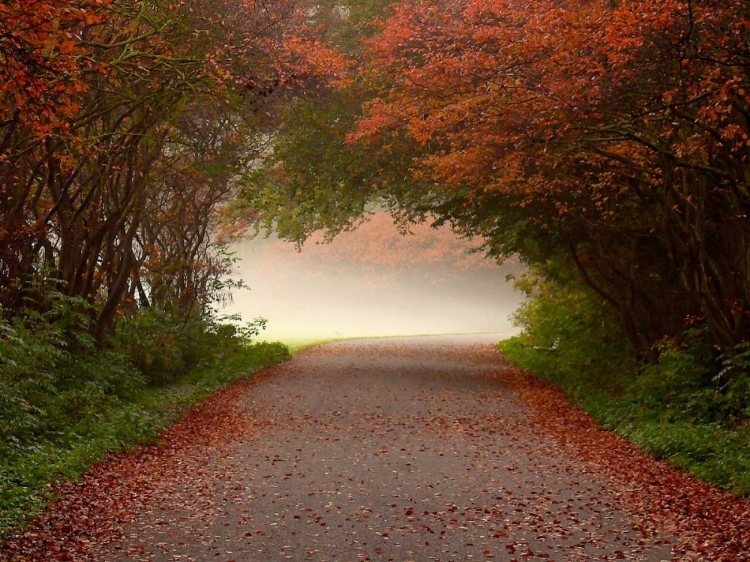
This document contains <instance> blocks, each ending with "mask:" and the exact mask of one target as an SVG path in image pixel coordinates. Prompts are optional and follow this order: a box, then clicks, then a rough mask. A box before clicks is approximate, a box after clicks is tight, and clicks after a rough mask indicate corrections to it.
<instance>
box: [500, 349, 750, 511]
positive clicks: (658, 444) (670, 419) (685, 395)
mask: <svg viewBox="0 0 750 562" xmlns="http://www.w3.org/2000/svg"><path fill="white" fill-rule="evenodd" d="M532 344H533V338H531V337H529V336H524V335H521V336H516V337H514V338H511V339H509V340H505V341H503V342H500V344H499V345H498V347H499V349H500V350H501V351H502V352H503V353H504V354H505V355H506V356H507V357H508V358H509V359H510V360H511V362H513V363H514V364H516V365H518V366H520V367H523V368H524V369H526V370H528V371H530V372H532V373H534V374H535V375H536V376H538V377H540V378H542V379H544V380H547V381H549V382H552V383H554V384H556V385H557V386H559V387H560V388H561V389H562V390H563V391H564V392H565V394H566V395H567V396H568V399H569V401H570V402H572V403H574V404H576V405H579V406H581V407H582V408H583V409H584V410H586V411H587V412H588V413H589V414H590V415H591V416H593V417H594V418H595V419H596V420H597V421H598V422H599V423H600V424H601V425H602V427H604V428H605V429H607V430H610V431H614V432H616V433H618V434H620V435H623V436H624V437H626V438H627V439H629V440H630V441H632V442H633V443H635V444H636V445H638V446H639V447H641V448H642V449H643V450H645V451H646V452H648V453H649V454H651V455H652V456H654V457H656V458H660V459H665V460H667V461H668V462H670V463H671V464H672V465H674V466H676V467H678V468H680V469H682V470H685V471H688V472H690V473H692V474H694V475H695V476H697V477H698V478H700V479H702V480H704V481H707V482H710V483H712V484H714V485H715V486H717V487H719V488H722V489H725V490H727V491H729V492H730V493H732V494H734V495H737V496H744V497H750V421H749V420H748V416H747V414H748V412H747V410H745V411H743V405H744V407H745V408H747V399H746V397H745V398H742V397H740V398H738V399H737V400H735V401H729V399H728V398H727V395H728V394H731V392H726V391H724V392H718V391H717V390H715V388H714V386H715V385H712V381H711V373H710V371H709V370H707V369H706V368H705V366H704V365H703V364H702V363H701V362H700V361H699V360H697V359H696V358H695V357H694V356H692V355H691V354H690V353H688V352H686V351H679V352H677V351H672V352H667V353H665V354H664V355H663V356H662V359H661V361H660V362H659V363H657V364H654V365H650V366H648V367H646V369H645V370H643V371H642V372H638V371H637V368H636V365H635V362H634V361H633V360H632V359H630V358H628V357H627V356H620V355H619V353H618V352H617V351H616V348H612V347H610V348H609V349H608V350H605V348H604V347H603V346H598V349H597V346H595V345H594V344H592V341H591V340H589V341H588V342H585V343H582V342H581V341H580V340H575V339H573V340H568V341H563V342H562V343H561V344H560V346H559V349H558V350H557V351H555V352H550V351H546V350H540V349H535V347H534V345H532ZM592 345H594V348H592ZM735 402H736V403H735Z"/></svg>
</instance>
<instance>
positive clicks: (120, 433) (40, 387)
mask: <svg viewBox="0 0 750 562" xmlns="http://www.w3.org/2000/svg"><path fill="white" fill-rule="evenodd" d="M48 302H49V305H48V306H44V307H39V306H37V307H36V309H31V310H29V311H27V313H26V314H25V315H23V316H19V315H16V316H14V318H13V319H12V320H11V321H8V320H3V319H0V537H1V536H2V535H4V534H6V533H7V532H9V531H10V529H11V528H13V527H16V526H18V525H20V524H22V523H23V522H24V521H25V520H27V519H28V518H29V517H30V516H31V515H33V514H34V513H35V512H36V511H37V510H38V509H39V508H41V507H42V506H43V505H44V504H45V503H46V502H47V501H48V500H49V499H50V494H51V488H50V486H49V485H50V483H52V482H56V481H60V480H66V479H75V478H78V477H80V476H81V475H82V474H83V473H84V472H85V471H86V469H87V467H88V466H89V465H90V464H91V463H92V462H96V461H98V460H101V459H102V458H103V457H104V456H105V455H106V454H107V453H109V452H112V451H118V450H122V449H123V448H127V447H129V446H132V445H134V444H138V443H148V442H152V441H153V440H154V439H155V438H156V436H157V435H158V433H159V431H161V430H162V429H163V428H164V427H166V426H167V425H168V424H170V423H173V422H174V421H175V420H176V419H177V418H178V417H179V416H180V415H181V413H182V412H184V411H185V410H186V409H187V408H189V407H191V406H193V405H195V404H196V403H197V402H199V401H200V400H202V399H204V398H205V397H207V396H209V395H210V394H211V393H212V392H214V391H215V390H216V389H218V388H220V387H222V386H224V385H226V384H229V383H231V382H232V381H234V380H237V379H239V378H241V377H244V376H246V375H247V373H248V372H251V371H254V370H257V369H259V368H262V367H264V366H267V365H270V364H273V363H277V362H280V361H283V360H285V359H287V358H288V357H289V351H288V349H287V348H286V346H284V345H283V344H279V343H253V342H252V341H251V338H252V337H255V336H257V335H258V334H259V332H260V330H261V329H262V328H263V327H264V325H265V320H263V319H258V320H256V321H254V322H251V323H248V324H247V325H245V326H243V327H237V326H235V325H231V324H222V323H220V322H218V321H217V320H215V318H214V317H213V316H210V315H206V316H201V317H198V316H196V317H195V318H190V320H189V321H187V322H186V321H185V320H184V319H179V320H177V319H175V318H173V317H170V316H169V315H167V314H159V313H156V312H155V311H153V310H149V309H146V310H144V311H143V312H142V313H141V314H139V315H137V316H135V317H133V318H131V319H128V320H126V321H124V322H122V325H121V327H120V331H119V332H118V334H117V335H116V338H115V343H116V344H117V345H114V346H113V347H111V348H108V349H96V347H95V346H94V345H93V341H92V340H91V337H90V335H89V332H88V331H87V321H88V319H90V318H91V316H89V315H87V307H88V306H89V305H85V306H83V307H81V302H80V300H79V299H77V298H68V297H64V296H63V295H61V294H60V293H54V292H51V293H48ZM40 310H41V311H40ZM89 343H91V345H89Z"/></svg>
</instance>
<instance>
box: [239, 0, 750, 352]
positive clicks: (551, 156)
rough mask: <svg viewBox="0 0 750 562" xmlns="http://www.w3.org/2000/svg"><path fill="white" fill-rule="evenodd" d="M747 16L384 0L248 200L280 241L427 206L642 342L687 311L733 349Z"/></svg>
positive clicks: (683, 319) (647, 6)
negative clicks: (608, 311) (375, 214)
mask: <svg viewBox="0 0 750 562" xmlns="http://www.w3.org/2000/svg"><path fill="white" fill-rule="evenodd" d="M749 14H750V12H749V11H748V6H747V4H746V3H745V2H741V1H734V0H732V1H729V2H713V1H705V2H692V1H688V2H684V1H673V0H636V1H632V2H614V3H613V2H609V1H596V0H595V1H586V2H582V3H560V2H556V1H554V0H549V1H542V2H535V3H533V4H529V3H523V2H517V1H515V0H490V1H481V2H480V1H476V0H461V1H458V2H454V1H451V2H447V1H445V0H405V1H402V2H397V3H395V4H393V5H392V6H391V7H390V8H384V9H383V12H382V15H381V17H380V18H379V19H377V20H376V21H375V23H374V24H373V25H374V26H375V32H374V33H373V34H371V35H370V36H369V37H368V38H367V39H365V43H364V47H361V51H360V52H361V53H362V56H360V57H358V60H359V61H360V65H359V66H358V67H357V69H356V75H355V76H356V80H353V81H352V82H351V83H348V84H347V85H346V87H345V88H344V89H339V90H337V91H335V92H334V93H333V94H331V95H330V96H329V97H327V98H321V99H318V100H314V101H312V102H309V103H310V106H305V109H304V111H303V112H302V113H301V114H298V115H300V117H299V118H298V121H294V126H295V127H298V129H297V130H296V131H294V130H291V127H286V128H285V129H282V133H284V134H286V136H280V140H279V144H278V147H279V151H278V152H276V153H275V154H274V156H273V157H272V158H271V161H272V162H273V164H272V166H270V167H269V168H268V169H267V171H268V172H269V174H270V177H271V178H272V182H266V183H264V184H263V185H265V186H269V185H274V187H273V194H274V195H273V197H272V199H273V200H274V207H273V208H270V207H265V208H264V207H263V203H264V201H263V200H262V198H261V200H260V204H259V205H256V208H259V209H261V212H262V213H263V214H264V215H265V216H266V218H267V219H270V220H278V221H279V223H280V224H285V221H286V220H291V222H293V223H294V224H295V225H297V230H296V231H290V234H291V235H292V236H293V237H294V236H297V237H304V236H305V235H306V234H308V233H309V231H310V230H314V229H315V228H320V227H330V228H332V229H333V231H334V232H335V231H336V230H337V229H340V228H342V225H343V227H346V225H347V224H350V223H347V221H346V220H342V218H341V215H342V214H343V215H345V216H346V217H348V220H349V221H351V217H352V216H355V215H356V214H357V213H358V212H360V213H361V212H362V211H363V210H364V209H366V208H367V203H368V202H372V201H378V202H379V204H380V205H385V206H389V207H390V208H391V209H392V210H393V211H394V212H395V213H397V214H400V215H401V216H404V217H410V218H418V217H424V216H428V215H432V216H434V217H437V219H438V222H450V223H452V224H453V225H454V226H455V227H456V228H457V229H458V230H459V231H461V232H463V233H465V234H470V235H478V236H481V237H483V239H484V240H485V242H486V247H487V248H488V250H489V251H490V252H491V253H493V254H494V255H496V256H497V257H499V258H503V257H506V256H509V255H512V254H516V253H517V254H519V255H520V256H521V258H522V259H523V260H524V261H525V262H526V263H528V264H531V265H533V266H535V267H536V268H539V269H540V270H541V271H543V273H544V275H547V276H552V277H554V276H555V275H556V272H560V271H563V270H566V269H571V268H574V269H576V270H577V271H578V280H579V282H582V283H585V284H586V285H588V286H589V287H591V288H592V289H593V290H594V291H595V292H596V293H597V294H598V295H599V297H600V298H601V299H602V300H603V301H605V302H606V303H607V304H608V305H609V306H610V307H611V308H612V310H613V311H614V313H615V314H616V315H617V316H618V317H619V318H620V320H621V323H622V325H623V327H624V330H625V333H626V334H627V337H628V339H629V341H630V342H631V344H632V346H633V348H634V349H635V350H636V351H637V352H638V353H639V354H640V355H641V356H643V357H647V356H649V355H651V354H653V353H655V344H656V343H657V342H659V341H661V340H662V339H663V338H672V337H679V335H680V334H682V333H683V332H684V331H685V330H686V329H688V328H690V327H691V326H700V327H702V329H703V328H704V329H705V330H707V331H708V333H709V334H710V337H711V340H712V342H713V345H715V346H717V349H718V350H720V352H721V353H724V354H727V355H730V356H731V355H734V354H736V353H738V352H739V351H738V350H739V349H741V346H742V345H743V342H746V341H748V340H750V324H749V323H748V322H749V320H750V286H748V283H749V282H750V269H749V267H750V263H749V261H748V260H749V258H750V254H749V253H748V252H749V251H750V247H749V246H748V244H749V243H750V228H749V226H750V225H749V224H748V205H749V204H750V199H749V198H748V197H749V195H750V192H749V191H748V178H750V169H749V168H748V152H749V151H750V141H749V140H748V133H750V131H749V127H750V123H749V118H750V113H749V111H750V84H749V83H748V82H749V81H750V79H749V78H748V65H749V64H750V50H748V45H749V44H750V41H749V39H750V23H749V19H748V17H749ZM351 123H353V126H350V124H351ZM298 131H303V132H302V133H301V134H297V133H298ZM324 133H327V134H329V135H330V136H329V141H328V142H325V141H324V140H322V135H323V134H324ZM315 135H318V136H317V137H315ZM311 136H312V137H314V138H316V139H317V141H316V142H315V143H309V144H307V143H306V141H305V139H307V138H311ZM300 147H302V148H301V150H300ZM304 150H307V151H308V153H307V157H309V158H306V159H307V161H308V162H309V165H307V166H306V165H303V164H302V162H300V161H299V160H297V156H298V155H299V154H301V153H302V152H303V151H304ZM347 171H350V172H351V173H349V174H347V173H346V172H347ZM326 174H328V175H326ZM266 177H268V176H266ZM274 182H275V184H274ZM305 186H307V187H309V189H304V187H305ZM255 193H258V192H257V191H256V192H255ZM250 200H252V196H251V197H250ZM308 209H310V210H314V211H315V219H314V220H312V216H313V213H311V212H308ZM299 225H306V226H304V227H300V226H299ZM738 346H740V347H739V348H738Z"/></svg>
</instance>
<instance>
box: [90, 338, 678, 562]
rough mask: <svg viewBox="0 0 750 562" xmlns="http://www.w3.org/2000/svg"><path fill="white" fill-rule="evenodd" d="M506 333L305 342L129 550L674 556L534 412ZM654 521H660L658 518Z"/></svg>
mask: <svg viewBox="0 0 750 562" xmlns="http://www.w3.org/2000/svg"><path fill="white" fill-rule="evenodd" d="M495 339H496V338H493V337H492V336H471V337H469V336H461V337H458V336H453V337H430V338H408V339H377V340H359V341H352V342H343V343H335V344H330V345H326V346H322V347H317V348H313V349H310V350H307V351H306V352H304V353H302V354H300V355H298V356H297V357H295V359H294V360H293V361H291V362H289V363H287V364H285V365H283V366H281V367H280V368H277V370H276V373H275V374H274V375H273V376H269V377H266V378H264V379H262V380H260V381H259V382H258V383H257V384H255V385H253V386H251V387H250V392H249V393H248V394H247V395H246V397H245V398H244V399H243V400H242V401H241V402H240V403H239V404H238V406H237V407H236V408H235V413H234V414H233V415H235V416H237V418H238V419H243V420H245V421H246V423H236V424H230V425H229V427H233V428H235V429H234V431H233V433H232V434H231V435H229V436H225V438H224V439H220V440H218V441H216V442H214V443H212V444H209V445H205V444H204V445H201V446H196V448H195V450H194V451H193V452H192V453H191V454H190V455H188V458H186V459H185V460H183V461H181V464H180V465H179V466H178V467H176V468H177V470H178V471H179V472H180V473H181V475H182V477H181V478H179V479H175V480H174V481H173V483H172V484H169V485H168V486H167V487H166V488H165V489H163V490H162V491H161V492H160V494H159V496H160V497H161V498H162V499H161V500H160V501H159V502H156V503H155V504H152V505H151V506H150V508H148V509H143V510H142V512H141V513H140V514H139V515H138V517H137V518H136V519H135V520H134V521H133V522H132V523H130V524H128V526H127V527H126V528H125V529H124V531H125V536H126V540H125V541H124V542H123V543H122V544H119V545H116V546H115V547H112V548H110V550H109V552H107V553H102V554H101V556H102V557H103V558H107V559H111V560H118V561H119V560H156V561H170V562H172V561H175V560H194V561H199V562H203V561H210V560H217V561H222V562H228V561H232V560H234V561H235V562H240V561H247V562H250V561H258V562H261V561H277V560H278V561H283V560H298V561H316V562H328V561H334V560H341V561H350V562H356V561H363V560H372V561H381V560H382V561H394V562H407V561H418V562H421V561H433V560H434V561H445V562H447V561H467V560H503V561H513V560H515V561H519V562H520V561H525V560H555V561H563V562H567V561H576V560H621V559H626V560H639V561H661V560H671V558H672V557H671V548H670V546H669V543H670V542H671V541H670V537H667V536H663V535H660V534H658V533H655V532H654V531H653V529H652V528H651V527H649V526H648V525H645V526H644V525H643V524H642V522H640V521H637V520H634V519H632V518H631V517H630V516H628V515H627V514H626V512H625V511H623V508H622V506H621V505H620V504H619V502H618V497H617V496H616V495H615V494H614V493H613V492H610V491H608V490H607V488H606V483H605V481H604V480H603V479H601V478H600V477H598V476H597V474H595V471H593V470H591V468H590V467H587V466H586V465H584V464H583V463H581V462H579V461H577V460H576V459H575V458H568V457H566V456H565V455H564V454H563V453H562V452H561V451H560V448H559V447H558V446H557V445H556V443H555V442H554V441H553V440H552V439H551V438H550V437H545V436H544V435H543V434H542V433H541V432H540V431H538V430H537V429H536V428H535V427H534V425H533V424H532V423H530V419H529V414H528V412H527V409H526V407H525V405H524V404H523V403H522V402H521V401H520V399H519V398H518V397H517V396H516V394H515V393H514V391H513V390H511V389H510V388H509V387H508V386H507V385H506V384H505V383H504V382H503V378H502V373H503V371H504V369H505V368H506V367H505V365H504V363H503V361H502V359H501V358H500V357H499V355H498V354H497V353H496V352H495V351H494V350H493V348H492V344H493V343H494V341H495ZM646 529H650V530H646Z"/></svg>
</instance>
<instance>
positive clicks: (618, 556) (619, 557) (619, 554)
mask: <svg viewBox="0 0 750 562" xmlns="http://www.w3.org/2000/svg"><path fill="white" fill-rule="evenodd" d="M615 558H616V559H617V560H625V553H624V552H623V551H622V550H615Z"/></svg>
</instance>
